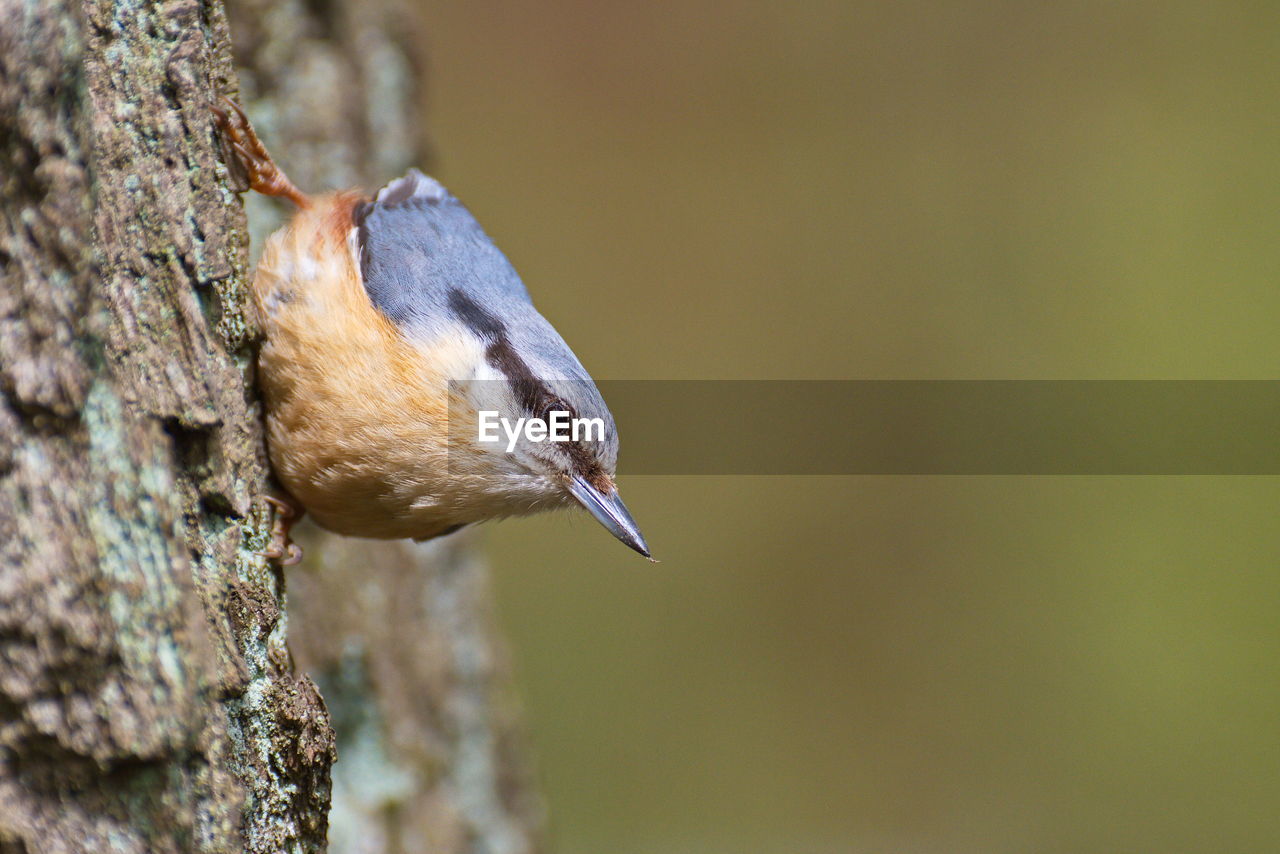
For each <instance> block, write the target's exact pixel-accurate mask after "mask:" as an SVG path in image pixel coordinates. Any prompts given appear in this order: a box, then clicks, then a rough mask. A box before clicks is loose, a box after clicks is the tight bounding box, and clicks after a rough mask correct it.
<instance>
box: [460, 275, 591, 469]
mask: <svg viewBox="0 0 1280 854" xmlns="http://www.w3.org/2000/svg"><path fill="white" fill-rule="evenodd" d="M449 308H450V310H452V311H453V313H454V314H455V315H457V316H458V319H459V320H461V321H462V322H463V323H464V324H465V325H466V326H467V328H469V329H470V330H471V331H473V332H475V333H476V334H477V335H479V336H480V337H481V338H483V339H484V340H485V341H487V342H488V344H487V346H486V347H485V350H484V356H485V360H486V361H487V362H488V363H489V364H491V365H493V366H494V367H495V368H497V369H498V370H500V371H502V373H503V374H505V375H506V377H507V381H508V382H510V383H511V389H512V391H514V392H515V396H516V400H517V401H518V402H519V404H520V407H521V408H522V409H523V410H524V411H525V412H528V413H529V414H530V415H537V416H538V417H545V415H547V414H548V413H549V412H550V410H561V411H564V412H568V413H569V417H570V418H577V417H578V413H577V411H576V410H575V409H574V408H573V407H572V406H570V405H569V404H568V403H567V402H566V401H565V400H563V399H562V398H561V397H560V396H559V395H557V394H556V393H555V392H553V391H552V390H551V389H550V388H548V387H547V384H546V383H544V382H543V381H542V380H540V379H538V376H537V375H536V374H535V373H534V372H533V371H532V369H530V367H529V364H528V363H527V362H525V360H524V359H522V358H520V354H519V353H517V352H516V351H515V348H514V347H512V346H511V342H510V341H509V340H508V339H507V326H506V324H505V323H503V322H502V321H501V320H499V319H498V318H496V317H494V316H493V315H492V314H490V313H489V312H488V311H486V310H485V309H484V307H483V306H481V305H479V304H478V303H476V301H475V300H473V299H472V298H471V297H469V296H467V295H466V294H464V293H463V292H462V291H460V290H457V289H456V288H455V289H453V290H451V291H449ZM561 447H562V448H563V449H564V451H565V452H566V453H567V454H568V455H569V459H570V460H572V462H573V468H574V470H575V471H576V472H577V473H578V474H580V475H582V476H583V477H585V478H588V479H594V478H598V477H600V476H602V475H603V474H604V472H603V469H601V467H600V462H599V461H598V460H597V459H596V455H595V454H594V453H593V452H592V451H591V450H590V449H588V448H587V447H586V446H585V445H583V444H582V443H581V442H564V443H562V444H561Z"/></svg>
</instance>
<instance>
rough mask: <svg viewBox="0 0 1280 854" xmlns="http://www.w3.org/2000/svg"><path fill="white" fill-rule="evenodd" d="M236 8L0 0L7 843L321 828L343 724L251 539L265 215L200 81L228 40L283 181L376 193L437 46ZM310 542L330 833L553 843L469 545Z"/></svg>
mask: <svg viewBox="0 0 1280 854" xmlns="http://www.w3.org/2000/svg"><path fill="white" fill-rule="evenodd" d="M229 5H230V6H231V9H230V13H231V15H230V17H231V20H232V24H231V25H230V26H229V24H228V15H227V13H226V12H224V9H223V6H222V4H221V3H219V2H212V1H211V0H210V2H201V0H153V2H148V3H139V2H130V1H129V0H83V2H76V0H42V2H41V3H38V4H32V3H28V2H23V0H0V223H2V224H0V852H10V851H12V852H22V851H30V852H37V851H50V852H62V851H67V852H71V851H113V852H114V851H118V852H171V851H172V852H186V851H199V852H214V851H217V852H224V851H241V850H243V851H250V852H274V851H307V852H311V851H323V850H325V847H326V836H327V835H328V831H329V806H330V790H331V783H330V779H331V778H330V774H331V766H332V765H333V760H334V756H335V733H334V729H333V728H332V727H331V725H330V717H329V713H328V712H327V711H326V706H325V703H324V701H323V700H322V699H321V696H320V693H319V692H318V690H317V689H316V687H315V684H314V683H313V682H312V681H311V679H310V678H308V677H307V676H306V675H303V674H302V670H301V669H295V667H294V665H293V663H292V660H291V657H290V650H289V647H288V646H287V641H288V636H287V634H286V631H287V629H289V628H290V621H289V620H288V619H286V616H285V580H284V577H283V575H282V574H281V572H280V571H279V569H278V568H277V567H274V566H272V565H271V564H269V563H268V562H266V561H264V560H263V559H262V558H260V557H258V556H256V555H255V552H256V551H257V550H259V549H261V548H262V547H263V545H264V541H265V540H264V538H265V532H266V528H267V526H268V523H269V521H270V519H269V512H268V511H267V509H266V508H265V507H264V505H263V504H262V502H260V501H258V500H256V496H258V495H260V494H261V493H262V492H263V490H264V488H265V485H266V478H267V470H266V464H265V458H264V453H263V446H262V433H261V429H260V423H259V416H258V411H257V407H258V403H257V398H256V396H255V394H254V392H253V386H252V366H253V353H254V346H255V337H256V335H257V330H256V328H255V325H254V323H253V319H252V316H251V313H250V312H249V310H248V306H247V303H246V295H247V292H246V288H247V284H248V277H249V274H250V273H249V270H250V268H249V266H248V261H247V247H248V244H249V228H248V225H247V223H246V219H245V215H244V211H243V208H242V207H241V203H240V200H239V198H238V197H237V196H235V195H234V194H233V193H232V192H230V190H229V189H228V185H227V179H228V176H227V173H226V170H225V169H224V167H223V165H222V163H221V162H220V159H219V154H218V145H217V140H216V137H215V135H214V133H213V129H212V126H211V122H210V113H209V106H210V104H211V103H214V102H215V101H216V99H217V98H218V97H219V96H221V95H223V94H227V95H232V96H236V95H237V93H238V91H239V89H240V83H239V82H238V77H237V70H236V66H235V64H234V61H233V51H232V48H231V35H232V34H233V33H234V35H235V36H236V41H237V46H238V47H239V57H240V58H241V60H242V61H243V63H244V66H243V68H242V69H241V74H240V77H239V80H240V81H242V82H243V85H244V95H245V97H244V98H243V100H244V102H245V103H246V106H247V107H248V109H249V111H250V113H251V114H252V115H253V116H254V118H255V119H256V120H257V121H258V124H259V128H260V130H262V131H263V133H264V136H265V137H266V139H267V142H268V143H269V144H271V145H273V146H274V147H275V149H276V151H277V152H278V153H279V154H280V155H281V160H282V161H283V162H284V164H285V165H286V167H287V168H289V169H291V170H292V171H293V173H294V177H295V178H296V179H297V180H298V181H299V182H300V183H302V184H303V185H304V186H308V187H312V188H317V189H319V188H323V187H328V186H336V185H344V184H354V183H365V184H369V183H372V182H374V181H380V180H383V179H385V178H387V177H388V176H389V175H390V174H392V173H393V172H395V171H396V170H397V169H399V168H401V167H403V166H404V165H406V163H407V162H408V161H409V160H411V159H413V157H414V155H416V154H419V153H420V152H421V149H422V144H421V140H420V137H419V135H418V133H419V131H418V128H419V125H418V123H417V122H416V110H415V109H414V105H415V103H416V102H415V98H414V96H413V90H414V86H415V84H416V82H417V78H418V76H419V72H418V70H417V69H419V68H420V67H421V64H420V63H419V62H418V61H417V56H416V54H415V52H414V50H413V42H412V41H409V40H406V39H405V38H404V36H403V33H404V24H403V21H401V20H400V19H399V18H398V15H399V13H400V11H401V10H397V9H395V8H394V7H393V6H392V5H391V3H390V0H379V2H358V0H324V2H317V0H310V1H309V2H302V0H298V2H290V0H273V2H265V0H256V2H255V0H235V2H233V3H231V4H229ZM357 5H358V6H359V8H360V12H359V14H356V13H355V10H356V8H357ZM397 33H399V34H402V35H395V34H397ZM255 204H258V203H255ZM256 211H261V212H262V213H263V214H264V215H263V216H257V215H256ZM268 212H269V209H268V208H267V207H266V206H265V205H260V204H259V206H258V208H256V209H255V215H253V216H252V217H251V218H252V219H254V220H257V221H259V223H260V224H261V225H262V227H263V228H265V227H266V226H267V225H269V219H270V217H269V215H267V214H268ZM310 546H311V555H310V556H309V558H308V561H307V563H309V564H312V566H313V567H314V568H312V569H310V570H308V569H307V568H306V564H304V567H303V568H302V573H301V574H297V575H294V576H292V577H291V579H290V581H291V583H293V584H294V586H295V588H297V589H298V591H299V593H300V595H299V596H298V598H299V599H300V600H301V601H300V602H298V603H296V604H297V606H298V607H296V608H295V609H294V616H293V620H292V626H291V628H292V630H293V632H294V634H295V635H296V636H297V638H298V640H299V641H300V642H299V643H296V644H294V646H295V650H296V651H297V653H298V658H299V661H300V662H302V664H303V666H304V667H305V668H307V669H314V672H315V673H316V674H317V678H318V679H319V680H320V681H321V682H322V684H323V685H324V687H325V690H326V691H327V692H328V695H329V699H330V702H331V708H332V709H333V710H334V718H335V722H336V723H337V736H336V738H337V743H338V752H339V754H340V755H341V756H342V757H343V759H342V761H341V762H339V763H338V764H337V765H336V766H335V767H333V768H332V773H333V774H334V777H333V779H334V781H335V783H334V786H333V788H334V789H335V808H334V829H333V834H332V836H333V850H335V851H339V850H341V851H356V850H359V851H388V852H391V851H427V850H430V851H441V852H455V851H456V852H462V851H475V852H489V851H492V852H523V851H529V850H532V848H533V844H534V843H533V840H534V839H535V837H536V833H535V828H536V825H537V821H536V815H537V811H536V802H534V801H533V799H532V798H531V797H530V795H529V794H528V791H529V790H528V787H527V786H526V785H525V778H524V776H523V774H522V773H521V772H520V770H519V769H520V766H519V764H518V762H517V761H516V754H515V752H514V751H513V750H512V749H511V744H512V734H513V733H514V732H515V729H514V727H513V724H512V720H511V718H510V716H509V714H508V712H507V711H506V710H507V709H509V708H510V707H509V705H506V704H505V700H504V699H503V696H504V691H503V687H502V686H503V670H502V667H501V655H500V654H499V653H498V651H497V647H496V646H495V643H494V640H493V636H492V634H491V632H490V629H489V621H488V612H487V609H486V595H487V594H486V593H485V588H484V575H483V568H482V567H481V566H480V564H479V562H478V560H477V559H476V558H475V556H474V555H473V554H472V553H471V552H470V551H469V549H468V546H467V544H466V542H465V541H454V542H448V541H446V542H444V543H442V544H439V545H436V546H433V547H430V548H426V549H421V550H414V549H410V548H407V547H404V546H399V545H380V546H378V547H377V548H366V544H360V545H359V547H356V546H354V545H353V544H350V543H342V542H338V541H336V539H335V538H328V537H324V536H320V535H316V536H314V537H313V538H312V541H311V542H310ZM308 573H310V574H308Z"/></svg>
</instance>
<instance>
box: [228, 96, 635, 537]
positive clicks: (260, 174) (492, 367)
mask: <svg viewBox="0 0 1280 854" xmlns="http://www.w3.org/2000/svg"><path fill="white" fill-rule="evenodd" d="M227 103H228V106H229V107H230V109H229V110H221V109H215V110H214V112H215V114H216V116H217V119H218V125H219V126H220V128H221V129H222V131H223V133H224V134H225V136H226V138H227V140H228V142H229V143H230V147H231V150H232V151H233V152H234V154H235V158H234V159H235V160H238V161H239V165H240V166H241V167H242V168H243V171H244V173H245V177H247V179H248V184H249V187H251V188H252V189H254V190H257V191H258V192H260V193H264V194H266V195H270V196H282V197H284V198H287V199H289V200H290V201H292V202H293V203H294V204H295V205H297V208H298V211H297V213H296V214H295V215H294V217H293V219H292V220H291V221H290V222H289V223H288V224H287V225H285V226H284V227H283V228H281V229H280V230H279V231H277V232H275V233H274V234H273V235H271V237H270V238H269V239H268V240H267V242H266V245H265V247H264V248H263V251H262V257H261V260H260V261H259V262H258V268H257V272H256V273H255V276H254V282H253V294H254V299H255V302H256V304H257V308H258V313H259V316H260V321H261V324H262V328H263V330H264V332H265V341H264V343H263V345H262V348H261V350H260V352H259V354H258V367H259V384H260V387H261V390H262V394H263V398H264V400H265V404H266V423H267V443H268V449H269V452H270V457H271V463H272V467H273V468H274V470H275V474H276V477H277V479H278V480H279V481H280V483H281V485H282V486H284V488H285V489H286V490H288V492H289V494H290V496H291V497H292V498H293V499H294V500H295V501H296V502H297V503H298V504H300V505H301V507H300V508H298V507H291V506H290V504H291V502H286V503H282V502H280V501H273V502H272V503H273V504H275V505H276V509H277V510H278V511H280V512H278V514H277V522H278V523H279V524H278V525H277V529H276V535H277V542H276V543H274V544H273V551H272V552H270V554H271V555H272V556H275V557H281V556H285V555H286V554H287V555H288V557H289V559H290V562H293V561H294V560H296V558H297V557H298V556H299V553H298V552H297V547H296V546H292V545H291V544H290V543H289V542H288V524H289V521H290V517H291V516H294V515H296V514H297V512H298V510H299V509H305V510H306V511H309V512H310V513H311V514H312V516H313V517H314V518H315V519H316V521H317V522H319V523H320V525H321V526H323V527H325V528H328V529H330V530H332V531H335V532H337V533H340V534H346V535H350V536H357V537H374V538H380V539H399V538H413V539H415V540H425V539H430V538H432V537H439V536H442V535H444V534H448V533H451V532H453V531H455V530H457V529H458V528H461V527H463V526H464V525H469V524H471V523H474V522H481V521H484V520H486V519H494V518H500V517H504V516H513V515H522V514H527V513H533V512H537V511H540V510H545V509H551V508H554V507H560V506H563V505H566V504H568V503H571V502H572V501H577V502H578V503H579V504H581V505H582V506H583V507H585V508H586V509H587V510H588V511H589V512H590V513H591V515H592V516H594V517H595V518H596V519H597V520H599V522H600V523H601V524H602V525H604V527H605V528H607V529H608V530H609V532H610V533H612V534H613V535H614V536H615V537H617V538H618V539H619V540H621V541H622V542H623V543H625V544H626V545H628V546H630V547H631V548H633V549H635V550H636V551H638V552H640V554H642V555H644V556H645V557H649V548H648V546H646V545H645V542H644V538H643V537H642V536H641V534H640V529H639V528H638V527H637V525H636V523H635V520H634V519H632V518H631V514H630V513H629V512H628V511H627V508H626V506H625V505H624V504H623V503H622V499H621V498H619V496H618V489H617V486H616V485H615V483H614V474H615V471H616V465H617V455H618V439H617V433H616V431H615V428H614V422H613V417H612V416H611V415H610V414H609V410H608V408H607V407H606V406H605V403H604V400H603V399H602V398H601V397H600V393H599V391H598V390H597V389H596V387H595V384H594V383H593V382H592V381H591V377H590V375H589V374H588V373H587V371H586V369H584V368H583V367H582V365H581V363H579V361H578V359H577V357H575V356H574V355H573V351H571V350H570V349H569V346H568V345H567V344H565V342H564V339H562V338H561V337H560V336H559V334H557V333H556V331H555V329H553V328H552V326H551V324H550V323H548V322H547V321H546V320H545V319H543V317H542V315H540V314H539V313H538V312H537V310H536V309H534V307H533V303H532V302H531V301H530V299H529V294H528V292H527V291H526V290H525V287H524V285H523V284H522V283H521V281H520V278H519V276H517V275H516V271H515V270H514V269H513V268H512V266H511V264H510V263H509V262H508V261H507V259H506V258H505V257H504V256H503V254H502V253H501V252H500V251H499V250H498V248H497V247H496V246H494V244H493V242H492V241H491V240H490V239H489V237H488V236H487V235H486V234H485V233H484V231H483V230H481V228H480V225H479V224H478V223H477V222H476V221H475V219H474V218H473V217H472V216H471V214H470V212H468V211H467V209H466V208H465V207H463V206H462V204H461V203H460V202H459V201H458V200H457V199H456V198H454V197H453V196H452V195H451V194H450V193H449V192H448V191H447V190H446V189H445V188H444V187H443V186H441V185H440V183H439V182H437V181H435V180H434V179H432V178H429V177H427V176H426V175H423V174H422V173H421V172H419V171H417V170H416V169H411V170H409V172H408V174H406V175H405V176H404V177H403V178H399V179H397V180H395V181H392V182H391V183H389V184H387V185H386V186H385V187H383V188H382V189H380V190H379V191H378V192H377V193H376V194H375V195H374V196H373V198H372V199H370V198H367V197H366V196H364V195H363V194H361V193H360V192H357V191H347V192H338V193H329V194H326V195H321V196H310V195H307V194H305V193H303V192H302V191H301V190H299V189H298V188H297V187H296V186H294V184H293V183H292V182H291V181H290V180H289V179H288V178H287V177H285V174H284V173H283V172H282V171H281V170H280V169H279V168H278V167H277V166H276V165H275V163H274V162H273V161H272V159H271V157H270V155H268V153H267V151H266V148H265V147H264V146H263V145H262V143H261V142H260V141H259V139H258V137H257V135H256V134H255V133H254V131H253V128H252V126H251V125H250V124H249V121H248V119H247V118H246V117H245V115H244V113H243V112H242V111H241V110H240V108H239V107H238V106H237V105H236V104H234V103H232V102H230V101H228V102H227ZM233 165H234V164H233ZM477 381H479V382H477ZM481 410H492V411H497V412H500V413H502V415H503V416H504V417H511V416H514V417H516V418H521V417H523V418H535V417H536V418H540V419H544V420H545V419H546V417H547V416H548V415H549V414H550V413H554V412H559V413H565V412H567V413H569V414H570V415H571V416H572V417H574V418H592V419H601V420H602V422H603V425H604V428H603V437H602V438H600V439H599V440H598V441H592V442H588V441H572V440H570V441H563V442H551V441H534V440H533V439H532V438H530V435H531V433H532V431H527V432H525V433H523V434H521V435H520V436H519V437H518V438H516V439H515V440H514V441H513V443H512V444H511V446H510V449H508V444H507V443H506V442H501V443H496V444H485V443H482V442H481V441H479V435H478V431H477V429H476V427H477V424H478V421H479V413H480V411H481ZM451 419H452V421H453V424H452V425H450V420H451ZM459 422H461V423H459ZM286 549H287V550H286Z"/></svg>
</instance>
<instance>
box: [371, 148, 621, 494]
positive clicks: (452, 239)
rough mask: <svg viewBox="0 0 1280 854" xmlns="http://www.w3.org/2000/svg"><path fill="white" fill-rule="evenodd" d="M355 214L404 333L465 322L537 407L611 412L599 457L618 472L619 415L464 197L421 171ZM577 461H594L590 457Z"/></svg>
mask: <svg viewBox="0 0 1280 854" xmlns="http://www.w3.org/2000/svg"><path fill="white" fill-rule="evenodd" d="M353 220H354V223H355V226H356V228H357V245H358V247H359V249H358V251H359V262H360V271H361V277H362V279H363V281H364V288H365V291H366V292H367V293H368V295H369V299H370V301H371V302H372V303H373V305H374V306H375V307H376V308H377V309H378V310H379V311H381V312H382V313H383V314H384V315H386V316H387V317H388V318H389V319H390V320H391V321H392V322H394V323H395V324H396V326H397V327H399V328H400V330H401V331H402V332H403V333H404V334H406V335H409V336H415V337H421V338H424V339H426V340H430V339H431V338H433V337H435V335H437V334H439V333H440V332H442V331H443V330H444V329H446V328H448V327H454V326H456V325H458V324H461V325H463V326H465V327H466V328H468V329H469V330H471V332H473V333H474V334H475V335H476V336H477V337H479V338H480V339H481V340H482V341H484V343H485V357H486V360H487V361H488V362H489V363H490V364H491V365H492V366H493V367H495V368H497V369H498V370H500V371H502V373H503V374H504V375H505V376H506V377H507V379H508V381H509V382H510V383H511V386H512V390H513V392H514V396H515V398H516V400H517V401H519V403H520V405H521V407H522V408H523V409H525V410H526V412H527V413H529V414H532V415H542V414H543V413H544V412H545V411H546V410H547V409H549V408H560V409H568V410H570V411H571V412H573V413H574V414H575V415H578V416H581V417H587V418H597V417H598V418H603V419H604V420H605V423H606V425H607V428H608V429H607V430H606V434H605V444H604V447H602V448H599V449H597V450H598V452H599V453H597V454H591V456H592V457H593V458H594V457H597V456H598V457H599V458H600V461H601V462H604V463H605V464H606V466H607V467H608V468H609V469H610V470H612V468H613V464H614V459H615V458H616V455H617V439H616V435H615V433H614V428H613V419H612V416H610V414H609V411H608V409H607V408H606V407H605V404H604V401H603V400H602V399H601V397H600V394H599V392H598V391H597V390H596V388H595V385H594V383H593V382H592V381H591V377H590V375H589V374H588V373H587V372H586V369H584V368H583V367H582V364H581V363H580V362H579V361H578V359H577V357H576V356H574V354H573V351H572V350H570V349H569V345H568V344H566V343H565V342H564V339H563V338H561V337H560V335H559V333H557V332H556V331H555V329H554V328H552V326H551V324H550V323H548V322H547V321H546V319H545V318H543V317H542V315H541V314H539V313H538V311H537V310H536V309H535V308H534V307H533V303H532V301H531V300H530V299H529V293H528V291H526V290H525V287H524V284H523V283H522V282H521V281H520V277H519V275H517V274H516V271H515V269H514V268H513V267H512V266H511V264H510V262H509V261H507V258H506V256H504V255H503V254H502V252H501V251H499V249H498V247H497V246H495V245H494V243H493V241H492V240H490V239H489V236H488V235H487V234H485V233H484V230H483V229H482V228H481V227H480V224H479V223H478V222H476V220H475V218H474V217H473V216H472V215H471V213H470V211H468V210H467V209H466V208H465V207H464V206H463V205H462V203H461V202H459V201H458V200H457V199H456V198H454V196H453V195H452V194H451V193H449V191H448V190H446V189H445V188H444V187H443V186H442V185H441V184H440V182H438V181H436V180H435V179H434V178H429V177H427V176H426V175H423V174H422V173H421V172H419V171H418V170H416V169H411V170H409V172H408V174H406V175H405V176H404V177H403V178H398V179H396V180H395V181H392V182H391V183H389V184H387V186H385V187H383V188H382V189H381V190H379V191H378V193H377V194H376V195H375V196H374V198H373V200H372V201H371V202H366V203H365V204H363V205H359V206H357V207H356V209H355V212H354V214H353ZM459 379H463V378H459ZM569 451H570V453H571V454H572V453H573V449H569ZM575 463H577V464H580V465H581V466H583V467H586V466H587V464H588V460H587V459H585V456H584V458H583V459H581V460H575ZM582 473H583V474H586V472H585V471H583V472H582Z"/></svg>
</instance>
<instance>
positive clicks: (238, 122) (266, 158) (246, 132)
mask: <svg viewBox="0 0 1280 854" xmlns="http://www.w3.org/2000/svg"><path fill="white" fill-rule="evenodd" d="M222 102H223V104H224V105H225V107H218V106H215V107H212V110H213V116H214V121H215V122H216V124H217V125H218V129H219V130H220V131H222V135H223V137H224V138H225V139H226V141H227V144H228V145H229V146H230V147H231V152H232V153H234V154H235V160H236V161H237V164H236V165H238V166H239V167H240V170H241V171H243V173H244V174H243V177H244V179H245V180H246V181H247V183H248V185H249V189H251V190H256V191H258V192H259V193H262V194H263V195H264V196H283V197H284V198H286V199H288V200H289V201H291V202H293V203H294V204H295V205H297V206H298V207H305V206H306V204H307V201H308V200H307V194H306V193H304V192H302V191H301V190H299V189H298V188H297V186H296V185H295V184H294V183H293V182H292V181H290V180H289V178H288V176H286V175H285V174H284V170H282V169H281V168H280V167H279V166H277V165H276V162H275V161H274V160H272V159H271V155H270V154H269V153H267V147H266V146H265V145H263V144H262V140H261V139H259V138H258V134H257V133H256V132H255V131H254V129H253V125H251V124H250V123H249V117H248V116H246V115H245V114H244V110H242V109H240V105H239V104H237V103H236V102H235V101H233V100H231V99H230V98H228V97H226V96H225V95H224V96H223V98H222Z"/></svg>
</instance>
